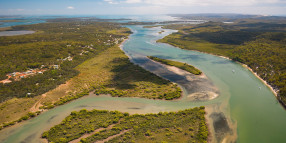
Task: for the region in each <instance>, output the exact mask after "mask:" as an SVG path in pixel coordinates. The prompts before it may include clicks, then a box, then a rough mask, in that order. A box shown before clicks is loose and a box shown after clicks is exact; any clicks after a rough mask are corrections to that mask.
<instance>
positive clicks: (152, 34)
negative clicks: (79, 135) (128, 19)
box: [0, 26, 286, 143]
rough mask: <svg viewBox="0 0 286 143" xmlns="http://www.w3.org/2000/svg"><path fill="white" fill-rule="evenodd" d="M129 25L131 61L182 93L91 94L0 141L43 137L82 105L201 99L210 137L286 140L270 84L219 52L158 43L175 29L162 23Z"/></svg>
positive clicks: (141, 109)
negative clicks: (176, 68) (184, 69)
mask: <svg viewBox="0 0 286 143" xmlns="http://www.w3.org/2000/svg"><path fill="white" fill-rule="evenodd" d="M127 27H128V28H130V29H132V31H133V32H134V34H132V35H131V36H130V39H129V40H128V41H126V42H125V43H124V44H123V50H124V51H125V53H126V54H127V55H128V56H129V57H130V58H131V61H132V62H134V63H136V64H138V65H140V66H142V67H143V68H145V69H147V70H149V71H152V72H154V73H156V74H158V75H160V76H162V77H164V78H167V79H169V80H171V81H174V82H176V83H178V84H179V85H180V86H181V87H182V88H183V90H184V91H185V93H184V97H183V98H181V99H180V100H175V101H163V100H150V99H142V98H118V97H110V96H95V95H89V96H86V97H83V98H81V99H78V100H75V101H73V102H70V103H68V104H65V105H62V106H59V107H56V108H54V109H52V110H49V111H47V112H44V113H43V114H41V115H39V116H38V117H36V118H34V119H31V120H29V121H26V122H23V123H20V124H17V125H16V126H12V127H9V128H6V129H4V130H2V131H0V142H4V143H16V142H29V143H33V142H35V143H36V142H42V140H41V139H40V136H41V134H42V133H43V132H44V131H46V130H48V129H49V128H50V127H52V126H54V125H56V124H59V123H60V122H61V120H63V119H64V118H65V117H66V116H67V115H69V114H70V112H71V111H74V110H80V109H83V108H85V109H105V110H118V111H122V112H129V113H131V114H132V113H143V114H144V113H157V112H160V111H177V110H182V109H187V108H192V107H196V106H202V105H204V106H206V107H207V119H208V123H209V126H210V128H211V131H212V133H213V135H212V137H213V141H214V142H231V141H232V140H235V139H236V140H237V142H241V143H254V142H259V143H264V142H265V143H267V142H272V143H280V142H281V143H282V142H284V141H285V140H286V136H285V132H286V122H285V121H286V112H285V111H284V109H283V108H282V107H281V106H280V105H279V103H278V102H277V101H276V99H275V97H274V95H273V93H272V92H271V90H270V89H269V88H268V87H267V86H265V85H264V84H263V83H262V82H261V81H260V80H259V79H258V78H256V77H255V76H254V75H253V74H252V73H251V72H250V71H249V70H248V69H246V68H244V67H242V66H241V65H240V64H237V63H235V62H232V61H230V60H227V59H224V58H221V57H217V56H213V55H209V54H204V53H200V52H195V51H187V50H182V49H179V48H175V47H173V46H170V45H167V44H162V43H156V40H157V39H160V38H163V37H164V36H166V35H168V34H170V33H172V32H174V30H164V31H165V32H163V33H161V34H159V32H160V31H162V29H161V28H160V27H156V28H143V27H142V26H127ZM146 55H148V56H157V57H160V58H167V59H171V60H177V61H181V62H186V63H188V64H191V65H194V66H196V67H197V68H199V69H200V70H202V71H203V72H204V74H205V75H206V77H207V78H208V79H209V80H201V83H200V84H193V83H191V82H189V83H186V80H185V79H184V77H182V76H180V75H176V74H175V73H174V72H171V71H166V72H163V71H165V70H162V69H163V68H164V67H160V66H159V65H156V64H154V63H150V60H148V59H147V58H146ZM233 70H234V71H235V72H233ZM194 87H196V88H194ZM208 87H211V88H208ZM204 90H208V91H212V92H213V93H217V94H218V95H219V96H218V97H216V98H214V99H212V100H195V101H193V100H191V99H189V98H188V95H189V94H192V93H194V92H199V91H204Z"/></svg>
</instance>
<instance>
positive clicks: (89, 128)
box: [42, 107, 209, 143]
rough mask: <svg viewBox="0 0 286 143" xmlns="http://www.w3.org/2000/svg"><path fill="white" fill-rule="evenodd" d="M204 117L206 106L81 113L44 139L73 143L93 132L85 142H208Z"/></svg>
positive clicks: (69, 117) (54, 129)
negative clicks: (149, 111)
mask: <svg viewBox="0 0 286 143" xmlns="http://www.w3.org/2000/svg"><path fill="white" fill-rule="evenodd" d="M204 115H205V111H204V107H200V108H198V107H196V108H193V109H187V110H183V111H178V112H164V113H162V112H160V113H158V114H146V115H139V114H135V115H129V114H128V113H120V112H117V111H101V110H92V111H86V110H81V111H79V112H72V113H71V115H69V116H68V117H66V118H65V119H64V120H63V121H62V122H61V124H59V125H56V126H54V127H52V128H51V129H50V130H49V131H47V132H44V133H43V134H42V137H43V138H47V139H48V141H49V142H69V141H71V140H73V139H77V138H80V137H81V136H83V135H84V134H87V133H92V134H90V136H88V137H87V138H82V139H81V142H82V143H89V142H96V141H100V140H104V139H106V140H104V141H107V142H206V141H207V138H208V134H209V133H208V128H207V126H206V122H205V117H204ZM110 125H112V126H110ZM107 127H108V128H107ZM100 128H102V130H101V131H98V132H93V131H94V130H96V129H100ZM104 128H105V129H104ZM114 135H118V136H114ZM107 138H109V139H107Z"/></svg>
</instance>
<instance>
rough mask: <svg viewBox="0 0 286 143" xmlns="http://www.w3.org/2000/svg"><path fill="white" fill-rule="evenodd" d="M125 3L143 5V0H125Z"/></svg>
mask: <svg viewBox="0 0 286 143" xmlns="http://www.w3.org/2000/svg"><path fill="white" fill-rule="evenodd" d="M124 2H125V3H141V2H142V0H125V1H124Z"/></svg>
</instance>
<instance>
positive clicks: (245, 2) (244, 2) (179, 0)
mask: <svg viewBox="0 0 286 143" xmlns="http://www.w3.org/2000/svg"><path fill="white" fill-rule="evenodd" d="M104 1H105V2H108V3H110V4H119V3H128V4H134V3H141V4H149V5H161V6H251V5H258V4H286V1H285V0H229V1H228V0H104Z"/></svg>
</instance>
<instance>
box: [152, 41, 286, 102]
mask: <svg viewBox="0 0 286 143" xmlns="http://www.w3.org/2000/svg"><path fill="white" fill-rule="evenodd" d="M156 42H157V41H156ZM159 43H162V42H159ZM164 44H168V45H171V46H173V45H172V44H169V43H164ZM173 47H175V48H179V49H182V50H188V51H195V52H200V53H204V54H210V55H213V56H217V57H220V58H224V59H227V60H230V61H233V62H236V63H238V64H240V65H242V66H243V67H244V68H246V69H248V70H249V71H250V72H251V73H252V74H253V75H254V76H256V77H257V78H258V79H259V80H260V81H262V82H263V83H264V85H266V86H267V87H268V88H269V89H270V90H271V92H272V93H273V94H274V96H275V97H278V93H277V91H275V90H274V88H273V87H272V86H271V85H270V84H268V83H267V81H265V80H263V79H262V78H261V77H260V76H259V75H258V74H257V73H256V72H254V71H253V70H252V69H251V68H250V67H249V66H248V65H246V64H243V63H240V62H238V61H234V60H232V59H230V58H229V57H225V56H221V55H216V54H213V53H207V52H202V51H198V50H189V49H183V48H180V47H177V46H173ZM277 100H278V101H279V102H281V101H280V100H279V99H277ZM282 106H284V104H283V103H282ZM285 106H286V105H285Z"/></svg>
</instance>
